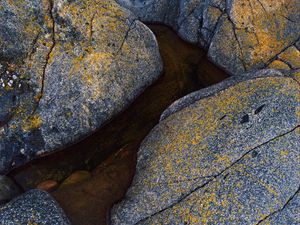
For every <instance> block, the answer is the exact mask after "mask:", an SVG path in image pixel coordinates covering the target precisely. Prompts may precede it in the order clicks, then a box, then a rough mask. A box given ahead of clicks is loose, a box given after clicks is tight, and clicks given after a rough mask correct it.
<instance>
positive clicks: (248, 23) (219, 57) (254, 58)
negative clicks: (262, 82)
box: [117, 0, 300, 75]
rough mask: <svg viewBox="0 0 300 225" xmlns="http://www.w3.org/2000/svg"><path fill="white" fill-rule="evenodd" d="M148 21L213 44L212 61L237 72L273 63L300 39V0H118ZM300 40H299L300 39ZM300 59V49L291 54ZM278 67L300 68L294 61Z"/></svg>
mask: <svg viewBox="0 0 300 225" xmlns="http://www.w3.org/2000/svg"><path fill="white" fill-rule="evenodd" d="M117 1H118V2H119V3H120V4H121V5H122V6H124V7H126V8H128V9H129V10H131V11H132V12H134V13H135V14H136V15H137V16H138V17H139V18H140V19H141V20H142V21H145V22H159V23H163V24H166V25H169V26H172V27H173V29H174V30H176V31H177V32H178V34H179V35H180V36H181V37H182V38H183V39H185V40H187V41H189V42H191V43H193V44H197V45H199V46H201V47H203V48H205V49H207V50H208V57H209V58H210V60H211V61H212V62H214V63H215V64H217V65H218V66H220V67H221V68H223V69H224V70H226V71H227V72H229V73H230V74H232V75H239V74H241V73H242V72H251V71H256V70H258V69H263V68H275V67H274V65H272V66H271V67H270V65H271V64H272V63H273V62H274V61H276V60H277V58H278V55H280V54H281V53H282V52H283V51H286V50H287V49H288V48H293V47H295V46H297V45H299V38H300V16H299V15H300V14H299V11H300V3H299V1H298V0H291V1H290V0H282V1H277V2H274V1H270V0H259V1H252V0H251V1H248V0H228V1H225V0H192V1H191V0H176V1H173V0H150V1H146V0H117ZM297 43H298V44H297ZM291 57H293V58H295V57H296V58H295V59H294V60H296V61H298V62H299V61H300V52H299V50H298V52H297V54H295V51H288V54H287V58H291ZM276 64H277V65H276V69H284V68H286V69H294V68H289V67H280V68H278V62H277V63H276Z"/></svg>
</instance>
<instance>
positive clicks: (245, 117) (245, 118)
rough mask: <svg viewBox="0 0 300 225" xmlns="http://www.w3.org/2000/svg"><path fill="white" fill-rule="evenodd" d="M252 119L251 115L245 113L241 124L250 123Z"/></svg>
mask: <svg viewBox="0 0 300 225" xmlns="http://www.w3.org/2000/svg"><path fill="white" fill-rule="evenodd" d="M249 121H250V117H249V115H248V114H246V115H244V116H243V117H242V120H241V124H244V123H248V122H249Z"/></svg>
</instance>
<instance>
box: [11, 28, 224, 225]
mask: <svg viewBox="0 0 300 225" xmlns="http://www.w3.org/2000/svg"><path fill="white" fill-rule="evenodd" d="M149 27H150V28H151V29H152V30H153V32H154V33H155V35H156V36H157V39H158V43H159V48H160V52H161V55H162V58H163V61H164V73H163V74H162V76H161V77H160V79H159V80H158V81H157V82H156V83H155V84H153V85H152V86H151V87H149V88H147V89H146V90H145V91H144V93H143V94H142V95H141V96H140V97H139V98H138V99H136V100H135V101H134V102H133V103H132V104H131V106H130V107H129V108H128V109H127V110H125V111H124V112H122V113H121V114H120V115H119V116H117V117H116V118H115V119H114V120H112V121H111V122H110V123H108V124H107V125H105V126H104V127H102V128H101V129H100V130H99V131H97V132H96V133H95V134H93V135H91V136H90V137H88V138H86V139H85V140H83V141H81V142H80V143H78V144H76V145H73V146H71V147H69V148H67V149H65V150H64V151H60V152H57V153H54V154H52V155H49V156H45V157H43V158H40V159H37V160H34V161H32V162H31V163H29V164H27V165H25V166H23V167H21V168H18V169H16V170H14V171H12V172H11V173H10V176H11V177H13V178H14V179H15V180H16V181H17V183H18V184H19V185H20V186H21V187H23V189H24V190H28V189H32V188H34V187H36V186H37V184H39V183H40V182H42V181H44V180H48V179H50V180H55V181H58V182H61V181H63V180H64V179H65V178H66V177H68V176H69V175H70V174H71V173H72V172H73V171H76V170H89V171H92V174H93V176H92V178H90V179H89V180H86V181H84V182H82V183H78V184H75V185H73V186H70V187H68V188H64V189H58V190H57V191H55V192H53V193H52V194H53V196H54V197H55V198H56V199H57V200H58V201H59V203H60V204H61V206H62V207H63V208H64V210H65V211H66V213H67V215H68V216H69V218H70V220H71V222H72V224H75V225H76V224H78V225H82V224H85V225H98V224H106V222H107V218H108V212H109V209H110V207H111V205H112V204H113V203H115V202H116V201H118V200H120V199H121V198H122V197H123V195H124V193H125V192H126V189H127V188H128V186H129V185H130V182H131V179H132V177H133V175H134V169H135V157H136V152H137V150H138V147H139V145H140V143H141V141H142V140H143V139H144V138H145V136H146V135H147V134H148V133H149V132H150V130H151V129H152V128H153V127H154V126H155V125H156V124H157V123H158V121H159V117H160V115H161V113H162V112H163V111H164V110H165V109H166V108H167V107H168V106H169V105H170V104H171V103H172V102H174V101H175V100H177V99H178V98H180V97H182V96H184V95H186V94H188V93H190V92H193V91H195V90H198V89H200V88H204V87H207V86H209V85H212V84H214V83H217V82H220V81H222V80H223V79H225V78H226V77H227V74H226V73H225V72H223V71H222V70H220V69H218V68H217V67H216V66H214V65H213V64H212V63H210V62H209V61H208V60H207V59H206V53H205V52H204V51H203V50H202V49H200V48H197V47H195V46H193V45H190V44H188V43H186V42H184V41H182V40H181V39H180V38H179V37H178V36H177V35H176V34H175V33H174V32H173V31H172V30H171V29H170V28H168V27H165V26H161V25H149Z"/></svg>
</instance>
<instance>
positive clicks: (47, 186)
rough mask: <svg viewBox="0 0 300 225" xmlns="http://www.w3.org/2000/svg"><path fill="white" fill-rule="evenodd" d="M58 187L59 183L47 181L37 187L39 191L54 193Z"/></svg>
mask: <svg viewBox="0 0 300 225" xmlns="http://www.w3.org/2000/svg"><path fill="white" fill-rule="evenodd" d="M57 187H58V183H57V181H55V180H46V181H43V182H42V183H40V184H38V185H37V187H36V188H37V189H40V190H43V191H47V192H52V191H54V190H55V189H56V188H57Z"/></svg>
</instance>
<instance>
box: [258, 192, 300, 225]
mask: <svg viewBox="0 0 300 225" xmlns="http://www.w3.org/2000/svg"><path fill="white" fill-rule="evenodd" d="M260 224H261V225H277V224H288V225H298V224H300V189H299V190H298V192H297V193H296V194H295V195H293V196H292V197H291V198H290V199H289V201H288V202H287V203H286V205H284V207H282V208H281V209H279V210H277V211H276V212H274V214H272V215H270V216H269V217H268V218H266V219H265V220H263V221H261V223H260Z"/></svg>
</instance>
